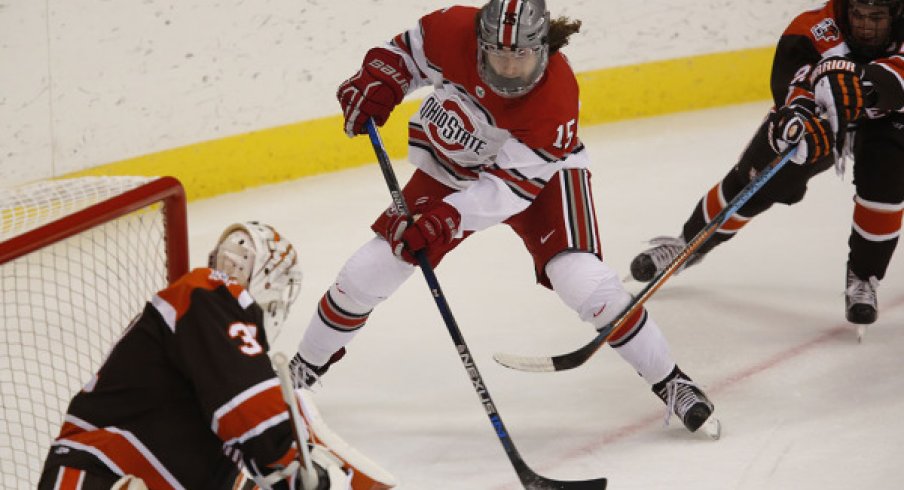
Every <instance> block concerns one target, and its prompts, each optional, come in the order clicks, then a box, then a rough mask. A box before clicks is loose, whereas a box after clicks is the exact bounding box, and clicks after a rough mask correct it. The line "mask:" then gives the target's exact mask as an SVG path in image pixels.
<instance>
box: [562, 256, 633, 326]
mask: <svg viewBox="0 0 904 490" xmlns="http://www.w3.org/2000/svg"><path fill="white" fill-rule="evenodd" d="M546 274H547V275H548V276H549V279H550V282H551V283H552V286H553V290H555V292H556V293H557V294H558V295H559V297H560V298H561V299H562V301H563V302H564V303H565V304H566V305H567V306H568V307H569V308H571V309H572V310H574V311H575V312H576V313H577V314H578V316H579V317H580V318H581V320H583V321H586V322H589V323H591V324H593V325H594V326H595V327H596V328H600V327H601V326H603V325H605V324H607V323H608V322H610V321H612V319H614V318H615V317H616V316H618V314H619V313H621V312H622V310H624V308H625V307H626V306H627V305H628V303H630V302H631V295H630V294H628V292H627V291H625V289H624V288H623V287H622V285H621V281H620V280H619V278H618V274H617V273H616V272H615V271H614V270H613V269H612V268H611V267H609V266H608V265H606V264H605V263H603V262H602V261H600V260H599V258H597V257H596V256H594V255H592V254H589V253H565V254H560V255H558V256H556V257H555V258H553V259H552V260H551V261H550V262H549V264H548V265H547V266H546Z"/></svg>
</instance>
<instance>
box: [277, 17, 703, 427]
mask: <svg viewBox="0 0 904 490" xmlns="http://www.w3.org/2000/svg"><path fill="white" fill-rule="evenodd" d="M475 26H476V29H475ZM579 27H580V22H577V21H573V20H569V19H567V18H557V19H551V18H550V15H549V12H548V11H547V10H546V4H545V2H544V1H543V0H492V1H490V2H489V3H487V4H486V5H484V6H483V7H482V8H474V7H449V8H446V9H442V10H438V11H436V12H433V13H430V14H428V15H426V16H424V17H422V18H421V19H420V21H419V23H418V25H417V26H415V27H414V28H412V29H410V30H408V31H405V32H402V33H400V34H398V35H397V36H395V37H394V38H393V39H392V40H391V41H389V42H388V43H386V44H385V45H383V46H380V47H375V48H373V49H371V50H370V51H368V52H367V54H366V55H365V57H364V62H363V64H362V67H361V69H360V70H359V71H358V72H357V73H356V74H355V75H353V76H352V77H351V78H349V79H348V80H346V81H345V82H343V83H342V84H341V85H340V86H339V90H338V92H337V97H338V99H339V102H340V105H341V106H342V109H343V113H344V114H345V131H346V133H347V134H348V135H349V136H354V135H357V134H362V133H364V132H365V130H364V122H365V121H366V120H367V119H368V118H373V120H374V121H375V122H376V123H377V124H378V125H382V124H383V123H384V122H385V121H386V119H387V118H388V117H389V115H390V113H391V112H392V110H393V108H394V107H395V106H396V105H397V104H398V103H400V102H401V101H402V99H403V98H404V97H405V95H407V94H409V93H411V92H413V91H414V90H416V89H418V88H421V87H429V88H430V91H429V92H427V93H426V96H425V98H424V100H423V102H422V103H421V106H420V108H419V109H418V111H417V112H416V113H415V114H414V116H413V117H412V118H411V120H410V122H409V124H408V140H409V159H410V161H411V162H412V163H413V164H414V165H415V166H416V167H417V170H416V171H415V173H414V175H413V176H412V177H411V180H410V181H409V182H408V183H407V185H406V186H405V188H404V190H403V194H404V197H405V199H406V201H407V203H408V206H409V208H410V209H411V210H412V215H413V216H415V217H416V220H415V221H414V222H413V223H412V224H410V225H409V223H408V222H407V219H405V218H404V217H402V216H399V215H398V214H397V213H396V212H395V208H394V207H390V208H389V209H387V210H386V211H385V212H384V213H383V214H382V215H380V216H379V217H378V218H377V219H376V221H375V222H374V223H373V225H372V226H371V228H372V230H373V231H374V232H375V234H376V236H375V237H374V238H373V239H371V240H370V241H368V242H367V243H365V244H364V245H363V246H362V247H361V248H360V249H358V251H356V252H355V253H354V254H353V255H352V257H351V258H350V259H348V261H347V262H346V263H345V265H344V266H343V268H342V269H341V270H340V272H339V274H338V277H337V278H336V280H335V282H334V284H333V285H332V286H330V287H329V289H328V291H327V292H326V293H325V294H324V295H323V297H322V299H321V300H320V304H319V307H318V309H317V312H316V313H315V314H314V315H313V317H312V318H311V321H310V323H309V325H308V328H307V330H306V331H305V334H304V337H303V339H302V341H301V343H300V345H299V349H298V355H297V356H296V357H295V359H293V367H294V368H295V370H296V372H297V373H298V374H297V378H298V382H299V384H300V385H306V384H310V383H311V382H312V381H313V379H315V378H316V377H317V376H319V375H321V374H323V373H324V372H325V371H326V370H327V369H328V368H329V366H330V365H331V364H332V363H334V362H335V361H337V360H338V359H339V358H340V357H341V356H342V355H344V352H345V345H346V344H348V343H349V342H350V341H351V340H352V339H353V338H354V336H355V335H356V334H357V333H358V332H359V331H360V330H361V328H362V327H363V326H364V325H365V323H366V321H367V318H368V315H370V313H371V311H372V310H373V309H374V308H375V307H376V306H377V305H378V304H379V303H380V302H382V301H383V300H385V299H386V298H388V297H389V296H390V295H392V294H393V292H395V291H396V289H397V288H398V287H399V286H400V285H401V284H402V283H403V282H404V281H405V280H406V279H408V277H410V276H411V274H412V273H413V272H414V269H415V266H414V265H413V263H414V260H413V258H412V255H411V252H412V251H416V250H423V251H424V252H425V255H426V256H427V258H428V260H429V261H430V263H431V264H432V265H434V266H436V265H437V264H438V263H439V262H440V261H441V260H442V258H443V257H444V256H445V254H446V253H448V252H450V251H451V250H453V249H454V248H455V247H457V246H458V245H459V244H460V243H461V242H462V241H463V240H465V239H467V237H469V236H470V235H471V234H473V233H475V232H479V231H481V230H484V229H486V228H489V227H491V226H495V225H498V224H503V223H504V224H506V225H508V226H509V227H510V228H511V229H512V230H513V231H514V232H515V233H516V234H517V235H518V236H519V237H520V238H521V240H522V241H523V243H524V245H525V247H526V248H527V250H528V252H529V253H530V254H531V256H532V258H533V263H534V269H535V274H536V278H537V282H538V283H540V284H541V285H542V286H544V287H547V288H550V289H552V290H553V291H555V292H556V293H557V294H558V296H559V297H560V298H561V300H562V301H563V302H564V303H565V304H566V305H567V306H568V307H570V308H571V309H573V310H574V311H575V312H576V313H577V314H578V316H579V317H580V318H581V319H582V320H584V321H586V322H588V323H590V325H591V326H593V327H594V328H597V329H599V328H602V327H604V326H606V325H607V324H608V323H609V322H611V321H612V320H613V319H614V318H615V317H616V316H618V314H619V313H621V311H622V310H623V309H624V307H625V306H626V305H627V304H628V303H629V302H630V300H631V297H630V295H629V294H628V293H627V292H626V291H625V290H624V288H623V287H622V285H621V281H620V280H619V276H618V274H617V273H616V272H615V271H614V270H613V269H611V268H610V267H609V266H608V265H607V264H606V263H604V262H603V253H602V247H601V243H600V236H599V233H598V231H599V230H598V228H597V222H596V211H595V208H594V203H593V198H592V193H591V182H590V170H589V166H590V157H589V155H588V152H587V149H586V148H585V146H584V144H583V143H582V142H581V140H580V138H579V137H578V118H579V114H578V86H577V82H576V79H575V76H574V73H573V71H572V69H571V67H570V66H569V64H568V62H567V60H566V58H565V56H564V55H563V54H562V53H561V51H560V48H562V47H563V46H565V45H566V44H567V43H568V39H569V36H570V35H572V34H573V33H575V32H577V31H578V29H579ZM609 344H610V345H611V346H612V347H613V348H614V349H615V351H616V352H617V353H618V354H619V355H620V356H621V357H622V358H623V359H625V360H626V361H627V362H628V363H629V364H631V366H632V367H633V368H634V369H635V370H636V371H637V372H638V373H639V374H640V375H641V376H642V377H643V379H644V380H646V381H647V383H649V385H650V386H651V387H652V389H653V392H654V393H655V394H656V395H657V396H658V397H659V398H661V399H662V400H663V401H664V402H665V403H666V405H667V406H668V407H669V410H670V411H673V412H674V413H675V414H677V415H678V417H679V418H680V419H681V421H682V422H683V423H684V425H685V427H687V429H688V430H690V431H692V432H693V431H696V430H697V429H699V428H700V427H702V426H704V424H706V427H707V430H708V431H709V432H710V433H711V434H713V435H715V436H717V435H718V421H717V420H716V418H715V417H713V415H712V414H713V404H712V402H710V400H709V399H708V398H707V396H706V395H705V394H704V393H703V391H702V390H701V389H700V387H699V386H697V385H696V384H695V383H694V382H693V381H691V379H690V378H689V377H688V376H687V375H686V374H684V372H682V370H681V369H679V368H678V366H677V365H676V363H675V361H674V359H673V358H672V355H671V353H670V352H669V348H668V345H667V343H666V340H665V337H664V336H663V334H662V332H661V331H660V329H659V326H658V325H657V324H656V322H654V321H653V319H652V318H651V317H650V316H649V315H648V314H647V312H646V311H645V310H641V311H639V312H638V313H637V314H636V315H634V316H633V317H632V318H630V319H629V320H628V321H626V322H625V323H624V325H623V327H622V328H619V329H618V330H616V331H614V332H613V333H612V335H611V337H610V338H609ZM707 422H708V424H707Z"/></svg>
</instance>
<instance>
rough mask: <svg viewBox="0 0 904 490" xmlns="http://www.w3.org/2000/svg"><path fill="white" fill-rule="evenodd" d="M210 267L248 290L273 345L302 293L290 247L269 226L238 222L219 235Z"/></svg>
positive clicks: (210, 259)
mask: <svg viewBox="0 0 904 490" xmlns="http://www.w3.org/2000/svg"><path fill="white" fill-rule="evenodd" d="M209 264H210V267H212V268H214V269H217V270H219V271H221V272H224V273H226V274H228V275H229V276H230V277H233V278H234V279H236V280H237V281H238V282H239V284H241V285H242V286H243V287H244V288H245V289H247V290H248V292H249V293H250V294H251V296H252V297H253V298H254V300H255V301H256V302H257V304H258V305H260V307H261V308H262V309H263V310H264V330H265V331H266V332H267V339H268V341H270V342H272V341H273V339H274V338H276V336H277V335H278V334H279V329H280V328H281V327H282V325H283V323H285V321H286V318H287V317H288V316H289V308H290V307H291V306H292V303H293V302H295V299H297V298H298V293H299V292H300V291H301V278H302V274H301V269H300V268H299V266H298V254H297V253H296V251H295V248H294V247H293V246H292V244H291V243H289V241H288V240H286V239H285V238H284V237H283V236H282V235H280V234H279V233H278V232H277V231H276V230H275V229H274V228H273V227H272V226H270V225H265V224H262V223H258V222H257V221H246V222H245V223H237V224H234V225H231V226H229V227H227V228H226V229H225V230H224V231H223V233H222V234H221V235H220V239H219V241H217V245H216V246H215V247H214V249H213V250H212V251H211V252H210V258H209Z"/></svg>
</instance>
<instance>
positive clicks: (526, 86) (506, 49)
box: [477, 0, 549, 98]
mask: <svg viewBox="0 0 904 490" xmlns="http://www.w3.org/2000/svg"><path fill="white" fill-rule="evenodd" d="M548 34H549V12H548V11H547V10H546V1H545V0H491V1H490V2H489V3H487V4H486V5H484V6H483V8H482V9H481V10H480V17H479V22H478V26H477V43H478V50H477V72H478V73H479V74H480V79H481V80H483V82H484V83H486V84H487V85H489V87H490V89H491V90H492V91H493V92H495V93H496V94H498V95H500V96H502V97H507V98H512V97H520V96H522V95H524V94H526V93H528V92H530V91H531V89H533V88H534V87H535V86H536V85H537V83H539V82H540V79H541V78H542V77H543V73H545V72H546V65H547V64H548V63H549V44H548V39H547V37H548V36H547V35H548Z"/></svg>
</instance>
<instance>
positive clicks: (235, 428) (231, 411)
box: [216, 378, 287, 442]
mask: <svg viewBox="0 0 904 490" xmlns="http://www.w3.org/2000/svg"><path fill="white" fill-rule="evenodd" d="M275 381H276V378H273V379H272V380H267V381H266V382H265V383H268V384H270V385H271V386H269V387H268V388H266V389H264V390H262V391H260V392H259V393H254V394H252V395H251V396H248V395H247V393H248V390H246V391H245V392H243V393H241V394H239V395H238V396H236V397H235V398H233V399H232V400H230V401H229V402H228V403H227V404H225V405H224V406H223V408H226V409H227V411H226V412H225V413H223V414H222V415H219V416H218V417H217V420H216V432H217V436H218V437H219V438H220V439H222V440H223V441H225V442H229V441H231V440H233V439H237V438H240V437H242V436H243V435H245V434H246V433H248V432H249V431H251V430H252V429H254V428H255V427H258V426H259V425H261V424H262V423H264V422H267V421H269V420H270V419H272V418H274V417H276V416H279V415H284V414H287V412H286V403H285V402H284V401H283V399H282V394H281V393H280V391H279V384H278V382H275ZM259 388H260V385H256V386H254V387H252V388H250V390H254V389H259ZM244 396H247V398H245V399H242V398H243V397H244ZM236 401H237V402H238V403H236V404H235V406H230V404H232V403H234V402H236ZM223 408H220V409H218V410H217V412H218V413H219V412H220V411H221V410H223Z"/></svg>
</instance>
